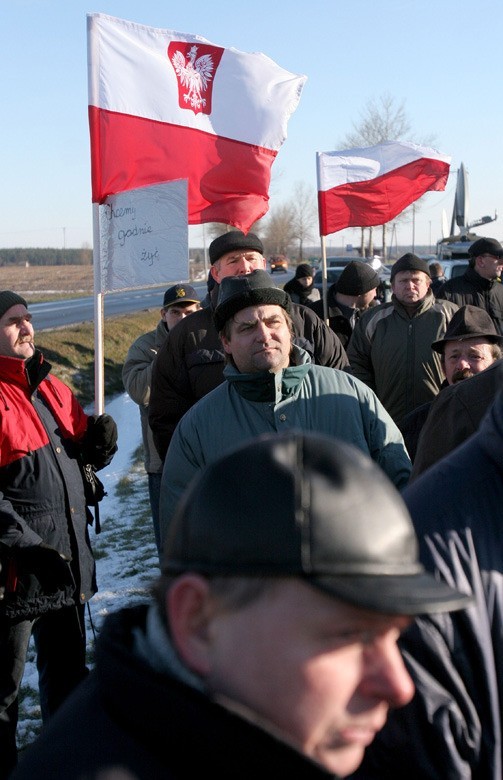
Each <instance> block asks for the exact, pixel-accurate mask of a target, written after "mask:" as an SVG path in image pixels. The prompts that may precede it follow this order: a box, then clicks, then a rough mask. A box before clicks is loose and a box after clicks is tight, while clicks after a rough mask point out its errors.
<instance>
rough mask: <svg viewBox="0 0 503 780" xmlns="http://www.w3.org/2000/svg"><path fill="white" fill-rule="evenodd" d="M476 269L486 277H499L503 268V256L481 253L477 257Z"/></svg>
mask: <svg viewBox="0 0 503 780" xmlns="http://www.w3.org/2000/svg"><path fill="white" fill-rule="evenodd" d="M475 270H476V271H477V273H478V274H480V276H482V277H483V278H484V279H497V278H498V277H499V276H501V271H502V270H503V258H502V257H497V256H496V255H490V254H488V253H486V254H485V255H479V256H478V257H476V258H475Z"/></svg>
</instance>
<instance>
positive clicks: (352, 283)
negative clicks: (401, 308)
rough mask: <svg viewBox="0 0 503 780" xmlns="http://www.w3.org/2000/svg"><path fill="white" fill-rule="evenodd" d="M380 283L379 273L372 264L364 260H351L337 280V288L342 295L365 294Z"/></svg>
mask: <svg viewBox="0 0 503 780" xmlns="http://www.w3.org/2000/svg"><path fill="white" fill-rule="evenodd" d="M378 285H379V275H378V274H377V273H376V272H375V271H374V269H373V268H372V266H371V265H368V264H367V263H364V262H363V261H362V260H351V262H349V263H348V264H347V266H345V268H344V270H343V272H342V273H341V275H340V276H339V279H338V280H337V282H336V290H337V292H338V293H342V295H363V293H366V292H369V291H370V290H374V289H375V288H376V287H378Z"/></svg>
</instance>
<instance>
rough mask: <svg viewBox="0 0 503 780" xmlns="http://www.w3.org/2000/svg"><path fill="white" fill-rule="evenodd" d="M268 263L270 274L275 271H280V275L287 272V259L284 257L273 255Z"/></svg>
mask: <svg viewBox="0 0 503 780" xmlns="http://www.w3.org/2000/svg"><path fill="white" fill-rule="evenodd" d="M269 262H270V268H271V273H272V274H273V273H274V272H275V271H281V272H282V273H286V272H287V271H288V258H287V257H285V255H273V256H272V257H271V258H270V260H269Z"/></svg>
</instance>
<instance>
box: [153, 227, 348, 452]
mask: <svg viewBox="0 0 503 780" xmlns="http://www.w3.org/2000/svg"><path fill="white" fill-rule="evenodd" d="M263 252H264V248H263V246H262V242H261V240H260V239H259V238H258V236H256V235H255V234H254V233H246V234H245V233H242V232H241V231H240V230H231V231H229V232H228V233H224V234H223V235H221V236H218V238H215V240H214V241H212V242H211V244H210V248H209V254H210V262H211V274H212V276H213V279H214V281H215V287H214V288H213V290H212V291H211V293H210V298H211V306H209V307H207V308H205V309H203V310H201V311H200V312H197V313H196V314H195V315H194V316H193V317H190V319H186V320H184V322H182V323H181V324H180V327H178V328H176V330H175V331H174V333H172V334H171V335H170V336H169V338H168V339H166V342H165V343H164V344H163V346H162V347H161V349H160V350H159V352H158V354H157V359H156V361H155V365H154V369H153V373H152V386H151V395H150V406H149V423H150V427H151V428H152V431H153V434H154V441H155V444H156V447H157V450H158V452H159V455H160V456H161V458H163V459H164V457H165V456H166V451H167V449H168V445H169V442H170V440H171V437H172V435H173V431H174V429H175V427H176V425H177V423H178V421H179V420H180V419H181V417H182V416H183V415H184V414H185V412H186V411H188V409H190V407H191V406H192V405H193V404H195V403H196V401H199V399H200V398H202V397H203V396H205V395H206V394H207V393H209V392H210V390H213V389H214V388H215V387H217V386H218V385H219V384H221V383H222V382H223V380H224V376H223V369H224V351H223V349H222V344H221V343H220V339H219V337H218V333H217V331H216V330H215V326H214V324H213V308H214V306H215V304H216V301H217V298H218V288H219V285H220V283H221V281H222V279H225V278H226V277H228V276H237V275H241V274H249V273H250V272H251V271H253V270H255V269H263V270H265V267H266V261H265V258H264V254H263ZM292 321H293V328H294V332H295V338H296V340H297V342H298V343H299V344H300V345H301V346H302V347H303V348H304V349H306V350H307V351H308V352H309V354H310V355H311V357H312V359H313V360H314V362H315V363H317V364H319V365H323V366H330V367H331V368H345V367H346V366H347V365H348V359H347V356H346V353H345V351H344V348H343V346H342V344H341V342H340V341H339V339H338V338H337V336H336V335H335V333H333V332H332V331H331V330H330V328H329V327H328V325H325V323H324V322H323V321H322V320H320V318H319V317H317V316H316V314H315V313H314V312H313V311H311V309H310V308H308V307H307V306H302V305H300V304H294V305H293V307H292Z"/></svg>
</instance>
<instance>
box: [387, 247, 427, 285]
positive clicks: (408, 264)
mask: <svg viewBox="0 0 503 780" xmlns="http://www.w3.org/2000/svg"><path fill="white" fill-rule="evenodd" d="M399 271H422V272H423V273H424V274H426V276H429V277H430V279H431V271H430V266H429V265H428V263H427V262H426V260H422V259H421V258H420V257H418V256H417V255H413V254H412V252H407V254H405V255H402V257H400V258H399V259H398V260H397V261H396V263H395V264H394V265H392V266H391V277H390V278H391V281H393V277H394V276H396V274H397V273H399Z"/></svg>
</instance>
